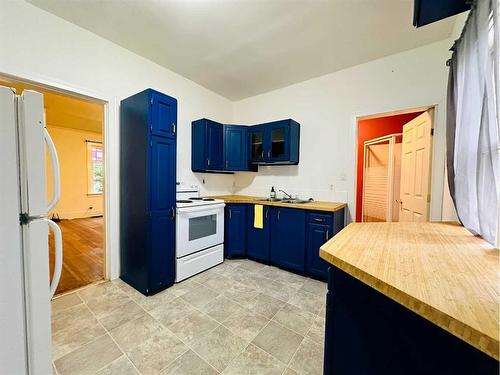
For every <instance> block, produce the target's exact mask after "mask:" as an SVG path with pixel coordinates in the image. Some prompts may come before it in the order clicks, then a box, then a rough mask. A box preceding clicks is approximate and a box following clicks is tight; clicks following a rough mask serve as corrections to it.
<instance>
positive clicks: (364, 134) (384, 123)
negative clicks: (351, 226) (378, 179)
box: [356, 112, 422, 222]
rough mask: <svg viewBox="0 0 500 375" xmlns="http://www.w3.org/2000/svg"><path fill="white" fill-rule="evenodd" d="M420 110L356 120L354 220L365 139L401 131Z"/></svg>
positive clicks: (359, 197)
mask: <svg viewBox="0 0 500 375" xmlns="http://www.w3.org/2000/svg"><path fill="white" fill-rule="evenodd" d="M421 113H422V112H415V113H405V114H402V115H395V116H386V117H377V118H373V119H369V120H359V121H358V157H357V171H356V221H358V222H359V221H361V211H362V210H361V208H362V206H363V145H364V143H365V142H366V141H368V140H370V139H374V138H378V137H382V136H384V135H388V134H393V133H402V131H403V125H404V124H406V123H407V122H408V121H411V120H413V119H414V118H415V117H417V116H418V115H420V114H421Z"/></svg>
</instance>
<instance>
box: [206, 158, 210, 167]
mask: <svg viewBox="0 0 500 375" xmlns="http://www.w3.org/2000/svg"><path fill="white" fill-rule="evenodd" d="M207 165H208V166H209V167H210V159H207Z"/></svg>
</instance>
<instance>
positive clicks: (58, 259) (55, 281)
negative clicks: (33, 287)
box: [42, 218, 63, 299]
mask: <svg viewBox="0 0 500 375" xmlns="http://www.w3.org/2000/svg"><path fill="white" fill-rule="evenodd" d="M42 220H44V221H46V222H47V224H48V225H49V228H50V229H51V230H52V232H53V233H54V245H55V260H54V275H53V276H52V281H51V282H50V298H51V299H52V297H54V294H55V293H56V289H57V286H58V285H59V279H60V278H61V272H62V262H63V246H62V232H61V228H59V225H57V224H56V223H54V222H53V221H52V220H50V219H47V218H43V219H42Z"/></svg>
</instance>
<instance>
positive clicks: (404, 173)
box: [356, 108, 434, 222]
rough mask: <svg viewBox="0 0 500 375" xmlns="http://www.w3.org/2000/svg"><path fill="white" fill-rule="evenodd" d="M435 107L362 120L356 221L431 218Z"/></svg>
mask: <svg viewBox="0 0 500 375" xmlns="http://www.w3.org/2000/svg"><path fill="white" fill-rule="evenodd" d="M433 121H434V108H425V109H422V108H419V109H415V110H407V111H404V112H399V113H389V114H379V115H372V116H366V117H361V118H358V119H357V130H358V131H357V134H358V138H357V171H356V221H357V222H394V221H428V220H429V211H430V186H431V183H430V179H431V173H430V172H431V157H432V135H433Z"/></svg>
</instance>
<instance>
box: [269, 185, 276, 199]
mask: <svg viewBox="0 0 500 375" xmlns="http://www.w3.org/2000/svg"><path fill="white" fill-rule="evenodd" d="M269 198H270V199H272V200H273V199H276V191H275V190H274V186H272V187H271V194H269Z"/></svg>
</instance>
